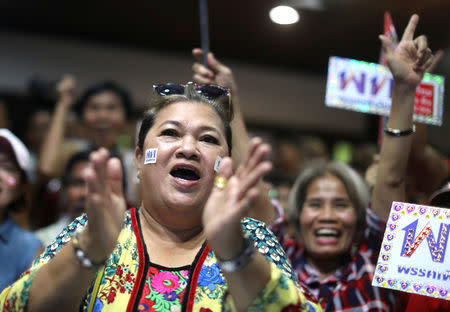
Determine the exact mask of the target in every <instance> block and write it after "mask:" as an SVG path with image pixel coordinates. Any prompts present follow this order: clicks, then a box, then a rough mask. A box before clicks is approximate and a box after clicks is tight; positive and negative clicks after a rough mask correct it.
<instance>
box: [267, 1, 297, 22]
mask: <svg viewBox="0 0 450 312" xmlns="http://www.w3.org/2000/svg"><path fill="white" fill-rule="evenodd" d="M269 16H270V19H271V20H272V21H273V22H274V23H277V24H282V25H288V24H294V23H297V22H298V21H299V19H300V16H299V15H298V12H297V11H296V10H295V9H294V8H292V7H290V6H286V5H280V6H277V7H275V8H273V9H272V10H270V13H269Z"/></svg>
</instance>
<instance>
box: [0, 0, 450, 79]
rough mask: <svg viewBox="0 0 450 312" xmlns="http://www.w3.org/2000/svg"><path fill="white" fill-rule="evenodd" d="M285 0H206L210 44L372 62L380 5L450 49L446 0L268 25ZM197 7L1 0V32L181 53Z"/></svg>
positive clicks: (257, 53)
mask: <svg viewBox="0 0 450 312" xmlns="http://www.w3.org/2000/svg"><path fill="white" fill-rule="evenodd" d="M287 2H289V3H297V4H298V5H299V6H301V4H302V1H301V0H300V1H293V0H290V1H289V0H288V1H275V0H240V1H235V0H228V1H217V0H214V1H211V0H210V1H209V3H208V6H209V21H210V38H211V39H210V40H211V49H212V50H213V51H214V52H215V53H216V54H217V55H220V56H221V57H227V58H232V59H236V60H238V61H240V62H245V63H256V64H266V65H271V66H278V67H284V68H289V69H292V70H302V71H312V72H320V73H323V72H325V71H326V69H327V62H328V57H329V56H330V55H338V56H343V57H350V58H355V59H362V60H367V61H376V60H377V59H378V55H379V43H378V39H377V35H378V34H379V33H380V32H381V31H382V30H383V14H384V12H385V11H386V10H389V11H390V12H391V14H392V18H393V20H394V23H395V25H396V28H397V32H399V33H400V34H401V32H402V30H403V28H404V26H405V25H406V23H407V21H408V18H409V16H410V15H411V14H412V13H418V14H419V15H420V17H421V21H420V23H419V28H418V30H417V33H424V34H427V35H428V37H429V41H430V45H431V47H432V49H437V48H448V47H450V32H449V30H450V18H449V15H450V0H409V1H405V0H392V1H387V0H372V1H368V0H341V1H340V0H334V1H333V0H323V2H324V5H325V9H324V10H321V11H314V10H302V9H301V8H299V10H300V14H301V20H300V22H299V23H298V24H295V25H288V26H281V25H276V24H274V23H272V22H271V21H270V20H269V17H268V12H269V10H270V9H271V8H272V7H274V6H275V5H278V4H284V3H287ZM197 5H198V3H197V1H196V0H194V1H186V0H184V1H150V0H147V1H143V0H138V1H127V2H125V1H108V2H106V1H95V0H94V1H90V2H87V1H54V0H48V1H24V0H15V1H4V0H3V1H0V30H7V31H8V30H12V31H19V32H26V33H34V34H46V35H56V36H60V37H69V38H75V39H78V40H87V41H95V42H107V43H109V44H111V43H112V44H118V45H124V46H128V47H135V48H139V49H152V50H159V51H170V52H171V53H173V52H175V53H181V54H187V53H189V51H190V49H191V48H192V47H195V46H198V45H199V38H200V31H199V23H198V19H199V15H198V6H197ZM400 34H399V35H400ZM2 44H5V43H4V42H3V43H2Z"/></svg>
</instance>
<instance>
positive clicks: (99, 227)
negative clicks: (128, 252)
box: [79, 148, 126, 263]
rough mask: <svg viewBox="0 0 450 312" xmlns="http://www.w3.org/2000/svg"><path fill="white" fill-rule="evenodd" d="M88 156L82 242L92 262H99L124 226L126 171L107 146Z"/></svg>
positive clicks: (80, 238)
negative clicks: (123, 180) (85, 220)
mask: <svg viewBox="0 0 450 312" xmlns="http://www.w3.org/2000/svg"><path fill="white" fill-rule="evenodd" d="M89 158H90V163H91V166H90V167H89V168H87V169H86V170H85V172H84V178H85V180H86V184H87V189H88V194H87V200H86V213H87V215H88V223H87V226H86V229H85V230H84V231H83V232H82V233H80V236H79V241H80V247H81V249H82V250H83V251H84V252H85V254H86V256H87V257H88V258H89V259H90V260H91V261H92V262H93V263H100V262H102V261H103V260H104V259H106V258H107V257H108V256H109V255H110V254H111V252H112V251H113V249H114V247H115V246H116V243H117V239H118V236H119V234H120V231H121V230H122V227H123V221H124V218H125V211H126V203H125V197H124V193H123V182H122V175H123V172H122V166H121V163H120V160H119V159H118V158H109V152H108V151H107V150H106V149H105V148H100V149H99V150H97V151H94V152H92V153H91V155H90V157H89Z"/></svg>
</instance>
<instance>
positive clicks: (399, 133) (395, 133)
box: [384, 125, 416, 137]
mask: <svg viewBox="0 0 450 312" xmlns="http://www.w3.org/2000/svg"><path fill="white" fill-rule="evenodd" d="M414 132H416V126H415V125H413V126H412V128H411V129H408V130H400V129H393V128H384V133H386V134H388V135H390V136H396V137H401V136H407V135H410V134H411V133H414Z"/></svg>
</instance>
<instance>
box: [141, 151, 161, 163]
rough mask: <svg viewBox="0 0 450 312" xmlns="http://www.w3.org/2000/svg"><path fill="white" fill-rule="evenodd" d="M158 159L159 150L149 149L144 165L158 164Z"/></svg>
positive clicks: (146, 152)
mask: <svg viewBox="0 0 450 312" xmlns="http://www.w3.org/2000/svg"><path fill="white" fill-rule="evenodd" d="M157 157H158V148H148V149H147V150H146V151H145V160H144V165H147V164H154V163H156V158H157Z"/></svg>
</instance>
